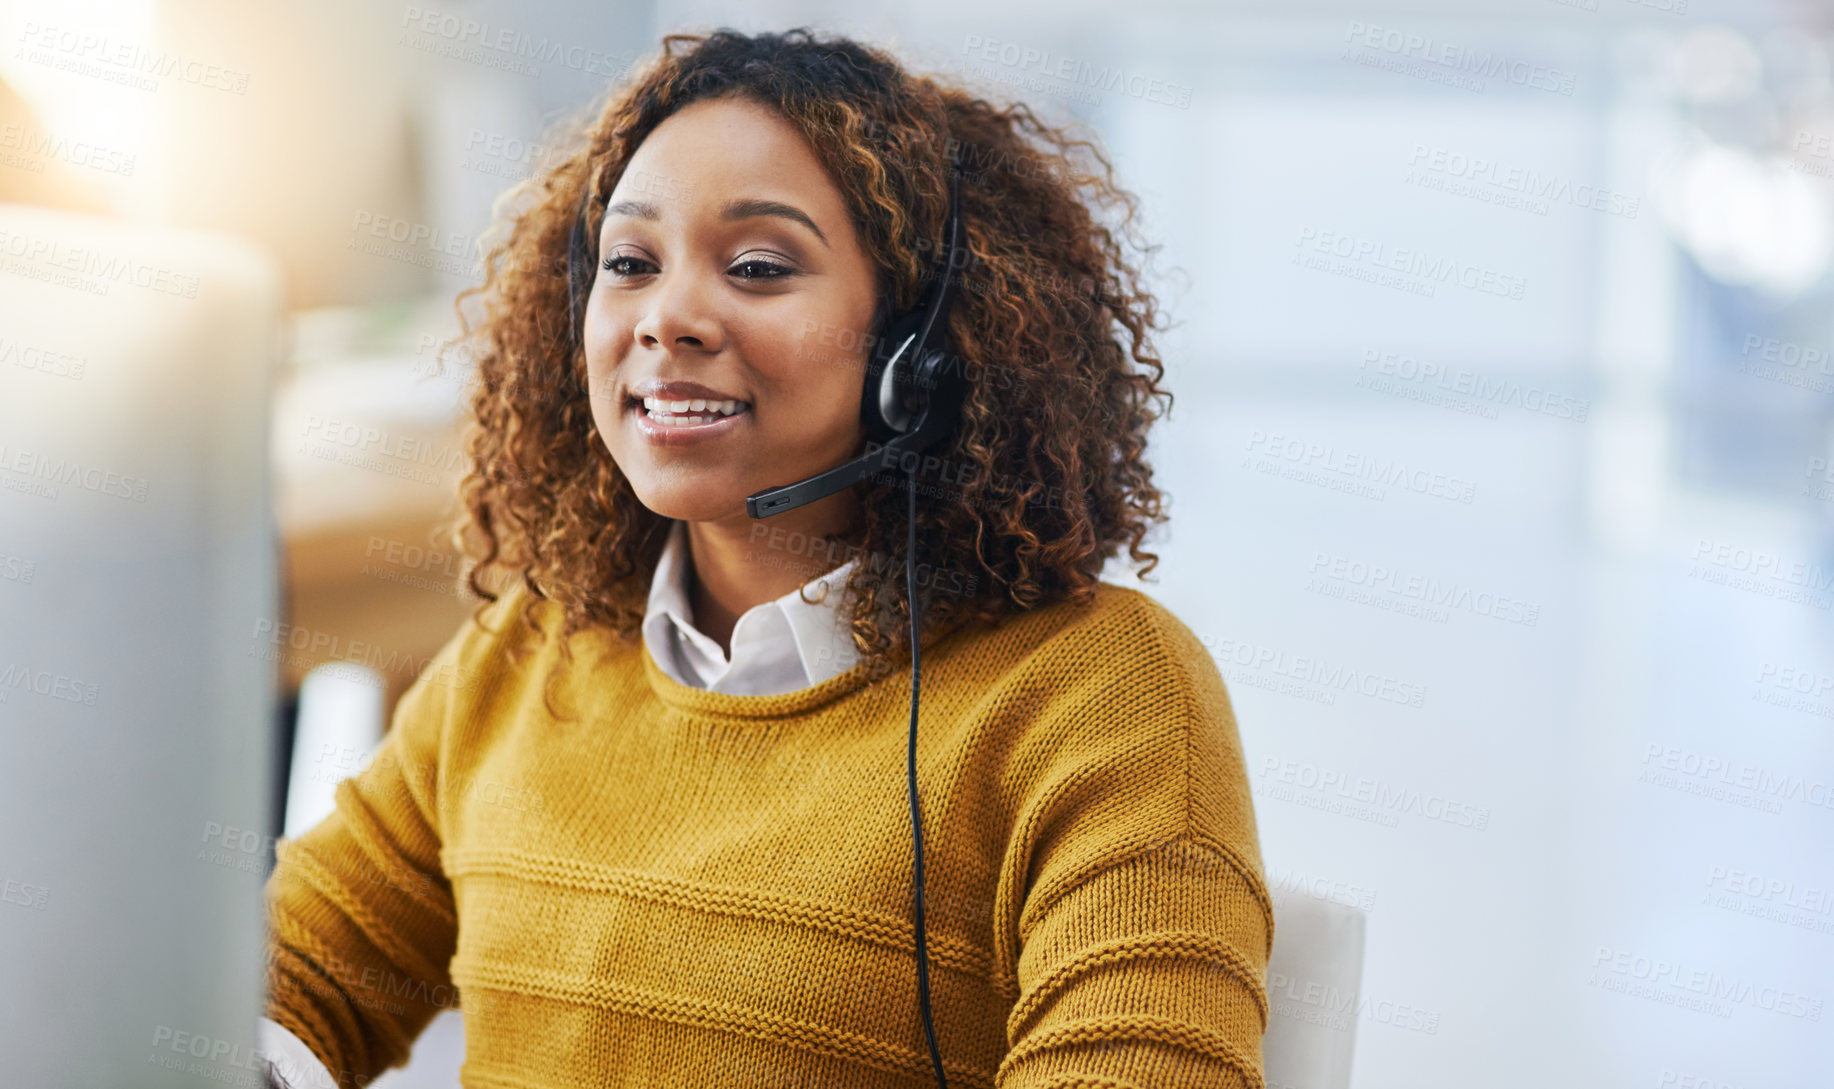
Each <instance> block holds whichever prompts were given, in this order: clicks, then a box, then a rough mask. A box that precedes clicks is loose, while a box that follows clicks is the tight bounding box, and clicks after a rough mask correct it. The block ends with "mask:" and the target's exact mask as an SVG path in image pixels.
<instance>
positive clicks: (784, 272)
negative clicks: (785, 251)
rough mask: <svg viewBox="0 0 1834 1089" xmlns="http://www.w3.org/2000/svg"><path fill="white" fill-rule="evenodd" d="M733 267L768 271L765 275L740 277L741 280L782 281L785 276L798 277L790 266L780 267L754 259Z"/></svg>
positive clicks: (773, 262) (776, 264) (772, 262)
mask: <svg viewBox="0 0 1834 1089" xmlns="http://www.w3.org/2000/svg"><path fill="white" fill-rule="evenodd" d="M732 267H733V268H734V269H766V270H768V271H767V273H766V274H764V275H751V274H747V275H743V276H740V277H739V279H741V280H781V279H783V278H784V277H785V276H794V275H796V270H795V269H793V268H790V267H789V266H788V265H780V264H778V263H776V262H775V261H762V260H756V259H754V260H750V261H741V262H739V263H738V264H736V265H734V266H732Z"/></svg>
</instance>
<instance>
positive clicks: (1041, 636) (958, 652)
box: [266, 583, 1273, 1089]
mask: <svg viewBox="0 0 1834 1089" xmlns="http://www.w3.org/2000/svg"><path fill="white" fill-rule="evenodd" d="M524 600H525V598H524V593H523V592H522V591H520V590H518V591H516V592H513V593H511V594H509V595H506V596H505V597H504V598H502V599H501V600H499V601H497V602H496V603H494V604H492V605H491V606H490V607H489V608H488V609H486V610H485V612H484V614H483V618H482V623H480V622H478V621H477V620H476V619H473V620H468V621H467V622H466V623H465V624H464V626H463V627H462V628H461V629H460V630H459V632H458V633H457V634H456V635H455V636H454V637H453V638H452V639H451V640H450V641H449V642H448V643H447V644H446V645H445V646H444V647H443V648H442V649H441V650H440V651H439V653H438V654H437V655H436V656H435V658H434V659H433V661H432V662H431V663H430V664H429V666H428V667H427V669H426V670H424V671H423V673H422V674H421V676H420V677H419V679H417V680H416V682H415V683H414V685H413V686H412V687H411V688H410V689H409V690H408V692H407V693H406V695H404V696H403V697H402V699H401V701H400V703H399V704H398V706H397V708H396V710H395V713H394V716H393V718H392V720H391V723H390V728H389V731H388V733H387V735H386V737H385V739H384V742H383V744H382V746H381V748H380V749H379V750H378V752H377V754H376V756H375V758H374V759H373V760H371V761H370V762H369V763H368V764H367V766H365V767H363V768H362V770H361V771H360V772H359V773H358V774H356V775H354V776H353V777H350V778H348V779H345V780H344V781H343V782H341V783H340V784H339V785H338V787H337V791H336V798H337V805H336V809H335V811H334V812H333V813H332V814H331V815H330V816H328V817H327V818H326V819H325V820H324V821H322V822H321V823H320V824H318V825H316V826H315V827H313V828H312V829H310V830H309V831H307V832H306V833H304V834H303V835H300V836H299V837H297V838H294V839H283V840H281V841H280V843H279V845H278V850H277V864H276V867H275V870H274V872H273V874H272V875H271V876H270V878H269V880H268V884H267V887H266V895H267V904H268V913H269V923H270V933H269V943H268V1005H267V1016H269V1017H271V1018H273V1019H274V1020H275V1021H276V1022H278V1023H279V1024H281V1025H283V1026H285V1027H286V1028H287V1030H288V1031H290V1032H292V1033H293V1034H294V1035H296V1036H298V1037H299V1038H300V1039H301V1040H303V1041H305V1042H306V1044H307V1045H308V1046H309V1047H310V1048H311V1049H312V1051H313V1053H314V1054H316V1055H317V1056H318V1057H319V1059H320V1060H321V1061H322V1062H324V1064H325V1066H326V1068H327V1070H329V1071H330V1072H331V1073H332V1075H333V1076H334V1077H335V1078H336V1079H337V1081H338V1082H339V1083H340V1084H343V1085H357V1086H361V1085H366V1084H367V1083H368V1082H369V1081H370V1080H371V1079H372V1078H373V1077H374V1076H375V1075H376V1074H378V1073H380V1072H381V1071H383V1070H384V1069H387V1068H389V1067H392V1066H397V1065H400V1064H402V1063H404V1062H405V1061H406V1060H407V1057H408V1054H409V1050H410V1048H411V1046H412V1043H413V1041H414V1039H415V1037H416V1036H417V1035H418V1034H419V1033H420V1031H421V1030H422V1029H423V1028H424V1027H425V1026H426V1025H427V1023H428V1022H429V1021H430V1020H432V1018H433V1017H434V1016H435V1015H436V1014H438V1013H439V1012H440V1011H441V1010H442V1009H446V1008H461V1009H462V1010H463V1011H464V1017H465V1036H466V1058H465V1064H464V1067H463V1069H462V1072H461V1080H462V1082H463V1084H464V1085H465V1086H467V1087H468V1089H549V1087H555V1089H558V1087H563V1086H566V1087H573V1086H616V1087H632V1089H635V1087H646V1089H649V1087H653V1089H662V1087H676V1086H696V1087H702V1086H748V1087H750V1086H772V1087H784V1089H789V1087H796V1089H802V1087H809V1086H819V1087H824V1089H826V1087H832V1089H891V1087H900V1089H916V1087H921V1086H925V1085H933V1084H935V1078H934V1075H933V1073H932V1070H931V1064H930V1058H929V1053H928V1050H927V1047H926V1045H925V1043H924V1038H923V1029H922V1023H921V1020H920V1016H919V1013H918V998H917V981H916V973H915V956H916V953H915V944H916V931H915V923H914V919H915V911H914V905H913V887H914V867H913V859H912V852H911V828H910V809H909V801H908V798H907V795H906V775H905V759H906V745H907V731H908V728H909V709H910V676H909V672H908V670H906V671H897V672H892V673H890V674H887V675H884V676H881V677H878V678H876V679H875V678H873V677H872V676H870V675H869V670H868V668H867V666H866V665H864V664H862V665H859V666H856V667H855V668H853V669H852V670H850V671H848V672H846V673H843V674H840V675H838V676H835V677H832V678H830V679H828V680H826V681H824V682H822V683H820V684H817V685H814V686H812V687H809V688H804V689H801V690H799V691H795V692H789V693H784V694H781V695H772V696H737V695H729V694H723V693H715V692H708V691H705V690H701V689H696V688H691V687H688V686H686V685H682V684H680V683H678V682H676V681H674V680H672V679H670V678H669V677H668V676H667V675H666V674H665V673H663V672H662V671H661V670H660V669H659V668H658V666H657V665H656V662H655V661H654V659H652V658H651V657H650V656H649V654H648V652H647V650H646V648H645V647H644V645H643V643H642V641H641V640H638V639H632V640H628V641H627V640H624V639H621V638H619V637H618V636H617V635H616V634H615V633H612V632H609V631H603V630H596V629H594V630H588V631H585V632H582V633H579V634H576V635H575V636H573V638H572V649H573V662H572V664H571V665H570V666H566V667H565V668H563V662H562V660H561V658H560V655H559V650H560V648H559V643H558V639H557V636H556V633H557V631H558V629H559V625H560V614H559V609H558V607H557V606H555V605H554V604H553V603H551V602H542V603H540V605H539V606H538V608H539V611H538V613H537V617H538V619H539V620H540V621H541V626H542V628H543V629H545V634H543V633H537V632H535V631H534V630H533V629H531V628H529V627H528V626H526V625H525V624H523V623H522V622H521V621H520V620H519V619H518V617H519V614H520V611H521V606H522V603H523V601H524ZM544 689H545V690H546V694H547V695H548V696H549V697H550V700H551V702H552V704H553V706H552V708H550V707H549V706H547V705H546V704H545V703H544V699H543V696H544ZM921 699H922V717H921V719H920V723H919V727H918V739H917V774H918V786H919V792H920V797H921V802H922V810H923V832H924V836H923V839H924V871H925V929H926V931H927V933H928V939H929V956H930V991H931V1008H932V1013H933V1017H934V1023H935V1027H936V1033H937V1044H938V1047H939V1049H940V1050H941V1053H942V1056H943V1062H944V1069H945V1071H946V1072H947V1076H948V1079H949V1083H950V1084H951V1085H954V1086H963V1087H989V1086H992V1087H998V1089H1149V1087H1152V1089H1157V1087H1183V1086H1190V1087H1229V1089H1238V1087H1254V1089H1265V1087H1264V1083H1263V1080H1262V1075H1261V1036H1262V1033H1263V1032H1264V1031H1265V1030H1266V1027H1267V1019H1268V998H1267V991H1266V985H1265V976H1266V969H1267V961H1268V957H1269V955H1270V954H1271V952H1272V949H1273V911H1272V905H1271V902H1270V900H1269V898H1268V892H1267V886H1266V882H1265V879H1264V871H1263V867H1262V860H1261V854H1260V846H1259V841H1258V838H1257V832H1256V826H1255V817H1254V811H1253V806H1252V802H1251V799H1250V796H1249V788H1248V777H1247V770H1246V766H1245V761H1244V759H1243V754H1242V749H1241V742H1240V738H1239V736H1238V733H1237V728H1236V721H1235V717H1234V712H1233V710H1232V708H1231V705H1230V701H1229V696H1228V693H1227V691H1226V690H1225V687H1224V683H1223V680H1222V677H1221V676H1220V674H1219V673H1218V671H1217V668H1216V665H1215V663H1214V662H1213V661H1212V659H1211V658H1210V656H1209V655H1208V653H1207V652H1206V651H1205V648H1204V647H1203V645H1202V644H1201V643H1200V642H1199V640H1198V639H1197V638H1196V636H1195V635H1193V634H1192V633H1191V631H1190V630H1189V628H1187V627H1186V626H1185V625H1184V624H1183V623H1182V622H1181V621H1180V620H1178V618H1177V617H1176V616H1175V615H1173V614H1172V613H1171V612H1170V611H1169V610H1168V609H1166V608H1165V607H1164V606H1163V605H1161V604H1159V603H1158V602H1156V601H1155V600H1154V599H1153V598H1151V597H1149V596H1147V595H1146V594H1144V593H1141V592H1139V591H1137V590H1133V589H1129V588H1125V587H1120V586H1115V585H1111V584H1107V583H1102V584H1099V585H1098V587H1097V592H1096V596H1095V599H1094V601H1093V602H1092V603H1088V604H1080V605H1079V604H1075V603H1069V602H1065V603H1060V604H1055V605H1051V606H1048V607H1045V608H1041V609H1036V610H1032V611H1029V612H1026V613H1022V614H1019V615H1018V616H1016V617H1013V618H1011V619H1008V620H1007V621H1005V622H1004V623H1002V624H1001V625H999V626H998V627H995V628H991V629H989V628H983V627H980V626H978V625H961V626H958V627H956V628H955V629H954V630H951V631H947V632H938V633H930V634H926V637H925V643H924V651H923V684H922V693H921ZM555 711H558V712H559V714H555V713H554V712H555Z"/></svg>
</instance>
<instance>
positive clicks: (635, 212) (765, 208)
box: [605, 197, 834, 249]
mask: <svg viewBox="0 0 1834 1089" xmlns="http://www.w3.org/2000/svg"><path fill="white" fill-rule="evenodd" d="M605 215H606V216H607V217H610V216H617V215H623V216H635V217H637V218H638V219H649V220H657V219H661V218H662V212H661V211H660V210H658V209H657V207H656V206H655V205H654V204H651V203H650V202H649V201H646V200H621V201H618V202H617V203H615V204H612V205H611V206H610V207H608V208H606V209H605ZM754 216H777V217H778V218H780V219H788V220H793V221H794V222H797V223H800V224H802V225H803V226H805V227H807V228H809V229H810V230H811V231H814V232H815V237H817V238H819V239H821V244H822V245H824V246H828V248H829V249H833V248H834V247H833V246H829V245H828V236H827V235H825V234H823V233H821V228H820V227H817V226H816V225H815V221H814V220H812V219H810V218H809V217H808V216H806V215H804V214H803V213H802V211H801V210H800V209H798V208H796V207H795V206H793V205H789V204H785V203H783V202H782V201H776V200H758V199H755V198H750V199H748V198H743V197H741V198H738V199H736V200H729V201H727V202H726V203H725V204H723V205H721V206H720V218H721V219H722V220H728V221H730V220H737V219H750V218H752V217H754Z"/></svg>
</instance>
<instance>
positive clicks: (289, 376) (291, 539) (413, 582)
mask: <svg viewBox="0 0 1834 1089" xmlns="http://www.w3.org/2000/svg"><path fill="white" fill-rule="evenodd" d="M323 324H324V322H322V321H321V322H319V325H320V326H321V328H320V329H319V330H318V332H319V334H320V335H318V336H317V337H314V336H313V335H310V334H308V335H307V336H306V337H305V338H303V339H304V340H305V341H306V343H305V344H303V345H302V346H301V347H302V349H303V350H302V351H300V352H299V353H297V354H296V357H295V358H294V360H293V361H292V363H291V365H289V366H288V367H287V368H286V369H285V370H284V371H283V374H282V378H281V381H280V382H279V384H278V386H277V388H276V392H275V400H274V416H273V431H272V442H273V446H272V454H273V462H274V471H275V478H276V479H275V508H276V511H277V514H278V518H279V523H280V533H281V538H282V541H283V544H284V547H285V552H286V558H285V568H284V572H283V576H284V578H285V580H286V581H285V585H286V588H287V602H288V615H287V616H285V617H281V618H276V628H275V636H276V638H277V639H278V643H277V644H276V647H275V649H276V650H277V651H279V652H280V667H281V684H282V686H283V688H284V689H285V690H286V691H287V692H293V691H297V689H298V687H299V684H300V681H301V680H302V679H303V678H304V676H305V674H306V673H307V672H308V671H309V670H311V669H312V668H313V667H315V666H318V665H321V664H323V663H325V662H331V661H338V660H349V661H360V662H363V663H364V664H366V665H369V666H371V667H372V668H374V669H376V670H377V671H378V672H379V673H380V674H381V675H382V676H383V677H384V678H385V682H386V686H387V690H386V693H385V696H384V706H385V707H386V708H388V709H389V710H391V711H392V709H393V707H394V704H395V701H396V700H397V699H398V698H399V697H400V695H401V693H402V692H403V691H404V690H406V688H407V687H408V685H410V684H412V683H413V681H414V678H415V677H416V676H418V675H419V673H420V671H421V669H422V668H423V667H424V666H425V665H426V663H427V660H428V659H429V658H430V657H431V656H432V655H433V654H434V653H435V652H437V651H438V650H439V648H440V647H441V646H442V645H444V644H445V642H446V641H447V640H448V639H450V638H451V637H452V635H453V634H454V633H455V632H456V631H457V630H458V628H459V626H460V625H461V624H462V623H463V621H464V619H465V618H466V617H467V616H468V615H470V613H471V611H472V609H473V608H474V607H475V606H476V604H477V599H476V598H474V597H472V596H470V594H469V592H468V591H466V590H464V589H463V588H462V587H463V580H462V578H461V575H462V571H463V566H464V564H463V558H462V556H461V555H460V554H459V552H458V550H457V548H456V547H455V546H454V545H453V544H452V543H451V542H450V541H449V540H447V539H446V538H445V537H444V536H443V535H442V534H441V529H442V527H443V526H446V525H449V524H450V522H451V519H452V517H453V516H455V515H456V514H457V513H458V512H459V510H460V505H459V502H458V486H459V481H460V480H461V479H463V477H464V475H465V471H466V468H467V466H468V465H469V459H468V458H467V457H466V455H465V452H464V446H463V439H462V434H461V424H462V420H463V416H464V405H465V401H464V398H465V395H466V389H465V384H464V378H465V377H466V374H465V373H462V372H461V373H446V374H443V375H442V374H440V373H438V372H437V369H436V368H435V367H434V366H433V363H432V360H433V352H432V350H431V348H430V346H428V344H427V343H426V342H427V341H428V340H430V338H429V337H425V336H420V335H418V334H416V335H414V336H406V335H402V333H401V331H400V325H399V323H398V326H397V333H396V335H395V336H394V337H393V338H387V339H392V340H393V341H394V343H393V344H389V343H387V342H386V340H385V342H384V343H382V344H380V345H377V344H373V343H372V344H363V343H361V338H357V337H353V336H349V335H346V336H345V337H343V338H341V339H340V338H326V337H324V336H323V335H322V333H323V329H322V326H323ZM417 326H418V323H417V322H416V321H413V320H410V321H408V322H406V323H405V327H406V328H407V329H413V328H416V327H417ZM327 340H328V341H329V343H327ZM417 345H418V347H419V348H420V350H419V351H416V346H417ZM344 352H348V353H349V354H347V355H346V354H341V353H344ZM282 623H284V624H285V625H287V626H286V627H285V628H281V627H280V624H282Z"/></svg>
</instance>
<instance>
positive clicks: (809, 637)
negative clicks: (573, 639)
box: [643, 521, 859, 695]
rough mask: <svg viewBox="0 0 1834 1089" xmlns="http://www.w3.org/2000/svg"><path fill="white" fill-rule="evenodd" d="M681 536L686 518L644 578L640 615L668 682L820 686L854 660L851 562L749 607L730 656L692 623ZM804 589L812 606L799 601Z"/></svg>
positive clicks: (766, 688)
mask: <svg viewBox="0 0 1834 1089" xmlns="http://www.w3.org/2000/svg"><path fill="white" fill-rule="evenodd" d="M687 538H688V534H687V525H686V523H684V522H681V521H676V522H675V524H674V525H673V526H672V527H670V530H669V538H668V542H667V544H666V545H665V546H664V547H663V550H662V555H661V557H660V558H659V559H658V560H657V563H656V571H655V574H654V575H653V576H652V577H651V579H650V594H649V603H648V606H647V608H646V610H645V613H644V617H643V640H644V643H645V644H646V645H647V646H648V648H649V652H650V657H652V658H654V659H655V660H656V664H657V665H659V666H661V667H662V669H663V672H665V673H667V674H668V675H669V676H670V677H671V678H672V679H673V680H675V681H677V682H678V683H680V684H684V685H688V686H690V687H693V688H707V689H712V690H716V691H725V692H730V693H733V694H738V695H775V694H778V693H780V692H793V691H796V690H797V689H800V688H806V687H809V686H812V685H816V684H820V683H821V682H823V681H825V680H827V679H829V678H830V677H833V676H836V675H838V674H841V673H845V672H847V670H849V669H851V668H853V666H854V665H855V664H856V663H857V662H858V661H859V653H858V651H857V650H856V649H855V648H854V645H853V639H852V636H851V635H850V634H849V621H850V619H851V615H852V610H851V608H850V607H849V603H850V601H851V595H850V594H849V593H848V592H847V586H846V581H847V577H848V574H849V573H850V572H851V571H852V569H853V567H854V565H855V564H856V563H857V562H858V561H857V560H848V561H847V562H846V563H844V564H841V565H840V566H839V567H837V568H835V569H834V570H832V571H829V572H826V573H824V574H821V575H818V576H816V577H815V578H813V579H811V580H809V581H808V582H806V583H804V584H803V585H802V586H801V587H798V588H797V589H795V590H791V591H790V592H789V593H787V594H784V595H783V596H782V597H780V598H777V599H776V600H775V601H767V602H765V603H764V604H762V605H756V606H753V607H752V608H750V609H747V610H746V611H745V613H744V615H742V616H740V617H739V619H738V621H737V622H736V623H735V624H734V625H733V631H732V639H731V645H732V655H731V658H730V660H728V658H727V656H726V654H725V653H724V652H723V651H721V650H720V646H719V644H718V643H717V642H715V641H714V640H713V639H712V638H711V637H709V636H707V635H706V634H705V633H703V632H702V631H701V630H700V629H699V628H697V627H695V626H694V619H693V617H694V611H693V608H692V606H691V605H690V604H689V602H688V568H689V565H690V557H689V553H688V539H687ZM805 591H806V592H807V595H808V597H809V599H810V601H812V602H814V604H810V601H804V600H802V597H803V594H804V592H805Z"/></svg>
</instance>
